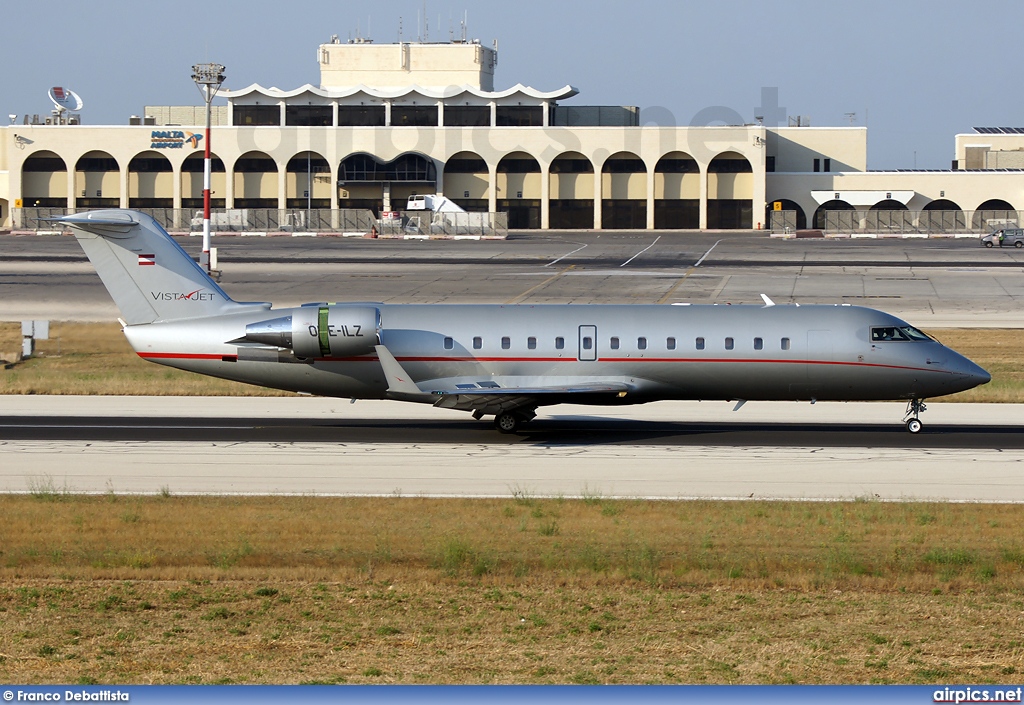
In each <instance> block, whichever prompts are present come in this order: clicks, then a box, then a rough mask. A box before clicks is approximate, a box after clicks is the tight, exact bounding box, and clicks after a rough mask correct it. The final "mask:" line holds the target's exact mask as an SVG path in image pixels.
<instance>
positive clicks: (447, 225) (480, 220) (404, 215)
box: [378, 211, 508, 238]
mask: <svg viewBox="0 0 1024 705" xmlns="http://www.w3.org/2000/svg"><path fill="white" fill-rule="evenodd" d="M378 232H379V233H380V234H381V235H382V236H385V237H387V236H393V237H397V236H401V237H408V236H410V235H411V236H417V235H420V236H424V237H430V236H435V237H436V236H442V237H460V236H464V237H476V236H483V237H497V238H504V237H508V213H446V212H439V213H434V212H432V211H396V212H394V213H392V214H390V217H385V218H381V220H380V223H379V225H378Z"/></svg>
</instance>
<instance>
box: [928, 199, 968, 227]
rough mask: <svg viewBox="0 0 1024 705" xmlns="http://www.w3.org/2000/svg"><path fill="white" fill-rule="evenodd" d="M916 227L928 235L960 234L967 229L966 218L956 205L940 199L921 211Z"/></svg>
mask: <svg viewBox="0 0 1024 705" xmlns="http://www.w3.org/2000/svg"><path fill="white" fill-rule="evenodd" d="M918 225H919V228H920V229H921V230H924V231H926V232H930V233H948V232H962V231H964V230H966V229H967V217H966V216H965V215H964V212H963V209H961V208H960V206H959V205H958V204H956V203H954V202H953V201H949V200H946V199H945V198H940V199H937V200H935V201H931V202H929V203H928V204H927V205H926V206H925V207H924V208H923V209H922V210H921V215H920V216H919V220H918Z"/></svg>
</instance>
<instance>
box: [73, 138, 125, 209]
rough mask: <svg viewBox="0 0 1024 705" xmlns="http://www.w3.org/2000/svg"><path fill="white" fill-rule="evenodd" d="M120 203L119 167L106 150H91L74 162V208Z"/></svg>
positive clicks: (116, 205) (107, 205) (102, 206)
mask: <svg viewBox="0 0 1024 705" xmlns="http://www.w3.org/2000/svg"><path fill="white" fill-rule="evenodd" d="M119 205H121V167H120V166H119V165H118V163H117V160H116V159H114V157H113V156H111V155H110V154H108V153H107V152H101V151H99V150H93V151H91V152H86V153H85V154H83V155H82V156H81V157H80V158H79V160H78V162H76V163H75V208H80V209H89V208H117V207H118V206H119Z"/></svg>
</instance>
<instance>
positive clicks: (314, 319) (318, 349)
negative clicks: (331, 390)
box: [232, 304, 380, 358]
mask: <svg viewBox="0 0 1024 705" xmlns="http://www.w3.org/2000/svg"><path fill="white" fill-rule="evenodd" d="M232 342H251V343H259V344H260V345H274V346H276V347H279V348H287V349H289V350H291V351H292V352H293V353H295V356H296V357H303V358H309V357H312V358H332V357H352V356H355V355H365V354H367V353H371V352H373V350H374V346H375V345H378V344H379V343H380V309H378V308H372V307H369V306H346V305H344V304H340V305H338V304H335V305H330V306H316V307H314V306H308V307H302V308H299V309H293V313H292V315H290V316H281V317H280V318H271V319H269V320H266V321H259V322H258V323H250V324H249V325H247V326H246V327H245V335H244V336H243V337H242V338H239V339H238V340H237V341H232Z"/></svg>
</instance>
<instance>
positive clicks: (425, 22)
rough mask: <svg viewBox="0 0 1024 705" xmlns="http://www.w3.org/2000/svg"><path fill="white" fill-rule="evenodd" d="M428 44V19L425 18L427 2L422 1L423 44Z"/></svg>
mask: <svg viewBox="0 0 1024 705" xmlns="http://www.w3.org/2000/svg"><path fill="white" fill-rule="evenodd" d="M429 42H430V18H429V17H427V2H426V0H423V43H424V44H427V43H429Z"/></svg>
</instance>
